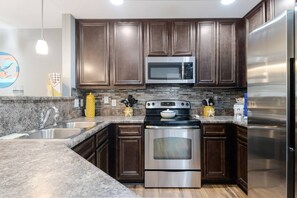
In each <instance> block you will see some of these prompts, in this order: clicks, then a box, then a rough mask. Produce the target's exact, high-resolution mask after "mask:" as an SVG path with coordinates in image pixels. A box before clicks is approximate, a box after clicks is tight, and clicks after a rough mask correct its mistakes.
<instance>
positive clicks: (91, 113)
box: [86, 93, 95, 118]
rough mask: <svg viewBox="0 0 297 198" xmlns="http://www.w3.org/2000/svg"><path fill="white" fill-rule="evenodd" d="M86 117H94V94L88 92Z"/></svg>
mask: <svg viewBox="0 0 297 198" xmlns="http://www.w3.org/2000/svg"><path fill="white" fill-rule="evenodd" d="M86 117H87V118H93V117H95V96H94V95H93V94H92V93H89V95H87V98H86Z"/></svg>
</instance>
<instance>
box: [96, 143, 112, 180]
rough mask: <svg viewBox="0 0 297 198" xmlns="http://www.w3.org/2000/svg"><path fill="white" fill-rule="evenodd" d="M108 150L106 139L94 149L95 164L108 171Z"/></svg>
mask: <svg viewBox="0 0 297 198" xmlns="http://www.w3.org/2000/svg"><path fill="white" fill-rule="evenodd" d="M108 160H109V152H108V141H106V142H104V143H103V144H102V145H101V146H100V147H99V148H97V149H96V164H97V167H98V168H100V169H101V170H102V171H104V172H106V173H107V174H108V173H109V166H108V164H109V163H108Z"/></svg>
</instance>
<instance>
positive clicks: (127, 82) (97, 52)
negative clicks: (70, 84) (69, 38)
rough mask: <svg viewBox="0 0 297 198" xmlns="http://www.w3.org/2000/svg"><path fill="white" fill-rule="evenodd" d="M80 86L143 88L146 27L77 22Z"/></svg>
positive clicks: (106, 22)
mask: <svg viewBox="0 0 297 198" xmlns="http://www.w3.org/2000/svg"><path fill="white" fill-rule="evenodd" d="M77 24H78V25H77V27H78V28H77V41H78V42H77V86H78V88H83V89H110V88H119V89H121V88H127V87H129V88H143V87H144V75H143V25H142V22H141V21H139V20H135V21H127V22H122V21H115V20H78V23H77Z"/></svg>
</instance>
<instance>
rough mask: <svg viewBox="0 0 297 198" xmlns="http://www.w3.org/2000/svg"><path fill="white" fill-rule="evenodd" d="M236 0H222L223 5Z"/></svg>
mask: <svg viewBox="0 0 297 198" xmlns="http://www.w3.org/2000/svg"><path fill="white" fill-rule="evenodd" d="M234 1H235V0H221V4H223V5H229V4H231V3H234Z"/></svg>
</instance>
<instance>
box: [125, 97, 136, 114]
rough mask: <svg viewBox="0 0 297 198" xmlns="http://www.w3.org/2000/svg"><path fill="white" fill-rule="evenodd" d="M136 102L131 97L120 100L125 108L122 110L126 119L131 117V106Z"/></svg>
mask: <svg viewBox="0 0 297 198" xmlns="http://www.w3.org/2000/svg"><path fill="white" fill-rule="evenodd" d="M137 102H138V100H136V99H135V98H133V96H132V95H128V98H126V99H124V100H121V103H123V104H125V106H126V108H125V110H124V115H125V116H126V117H132V116H133V105H134V104H136V103H137Z"/></svg>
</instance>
